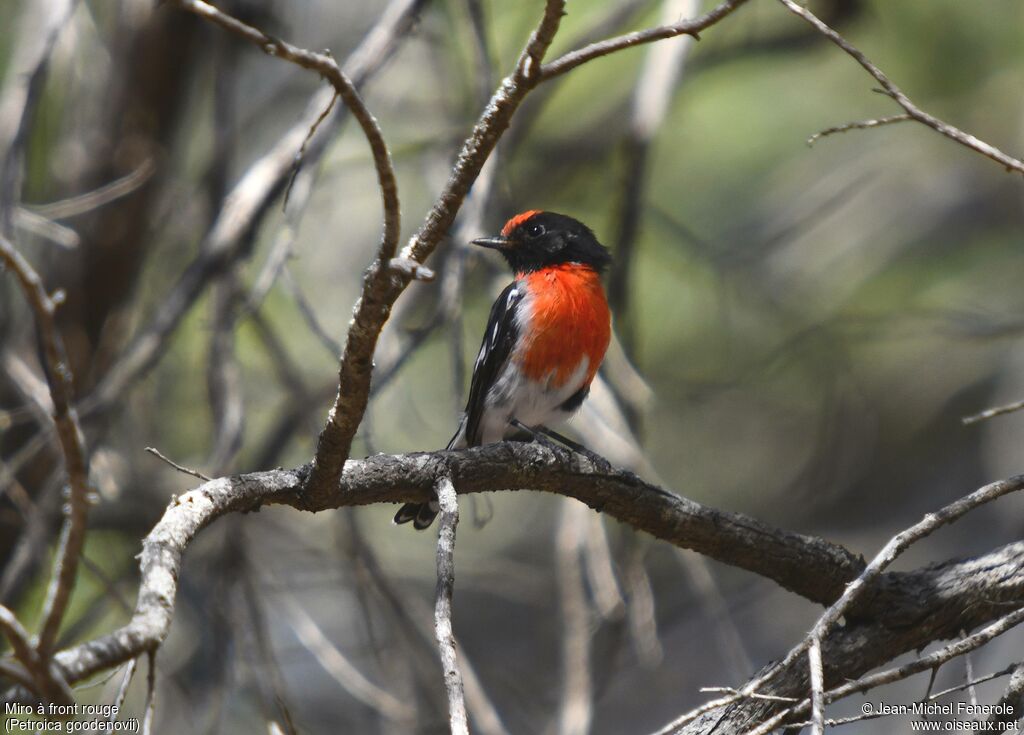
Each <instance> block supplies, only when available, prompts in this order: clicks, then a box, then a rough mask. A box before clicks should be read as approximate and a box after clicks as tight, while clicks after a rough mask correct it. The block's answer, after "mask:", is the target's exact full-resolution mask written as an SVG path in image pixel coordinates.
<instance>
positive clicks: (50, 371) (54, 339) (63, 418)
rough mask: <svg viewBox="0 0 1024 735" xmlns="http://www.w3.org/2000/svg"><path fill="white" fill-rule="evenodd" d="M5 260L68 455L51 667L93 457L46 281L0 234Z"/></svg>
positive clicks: (47, 649)
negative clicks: (34, 338) (31, 320)
mask: <svg viewBox="0 0 1024 735" xmlns="http://www.w3.org/2000/svg"><path fill="white" fill-rule="evenodd" d="M0 262H3V263H4V264H5V265H6V266H7V267H8V268H9V269H10V270H11V272H12V273H13V274H14V277H15V278H16V279H17V280H18V283H19V284H20V285H21V289H22V291H23V292H24V294H25V299H26V300H27V301H28V303H29V305H30V306H31V307H32V311H33V313H34V315H35V320H36V325H37V326H38V327H39V334H40V336H41V342H42V355H43V361H44V364H45V366H46V372H47V382H48V383H49V387H50V398H51V400H52V403H53V423H54V426H55V427H56V429H57V439H58V441H59V443H60V449H61V453H62V454H63V456H64V469H65V471H66V472H67V477H68V486H69V487H70V490H71V492H70V498H69V501H68V504H67V511H66V514H65V519H64V524H63V526H62V527H61V533H60V542H59V546H58V551H57V561H56V562H55V563H54V567H53V576H52V579H51V580H50V585H49V587H48V588H47V591H46V602H45V603H44V605H43V614H42V618H41V620H42V625H41V628H40V631H39V640H38V643H37V644H36V651H37V653H38V655H39V658H40V659H41V661H42V665H43V666H48V665H49V664H48V663H47V662H48V660H49V658H50V653H51V652H52V648H53V643H54V641H55V640H56V638H57V633H58V631H59V630H60V624H61V621H62V620H63V619H64V612H65V610H67V606H68V602H69V601H70V600H71V591H72V590H73V589H74V586H75V579H76V577H77V574H78V562H79V558H80V557H81V555H82V546H83V545H84V543H85V532H86V523H87V521H88V518H89V503H90V502H91V501H90V496H91V495H92V491H91V489H90V487H89V456H88V453H87V451H86V448H85V439H84V437H83V436H82V430H81V427H80V426H79V423H78V414H77V412H76V411H75V407H74V404H73V401H74V386H73V384H72V376H71V371H70V369H69V368H68V360H67V356H66V354H65V352H64V342H63V340H62V339H61V337H60V334H59V333H58V331H57V324H56V321H55V319H54V312H55V311H56V308H57V306H56V304H55V303H54V299H52V298H51V297H50V295H49V294H48V293H47V292H46V289H45V287H44V286H43V282H42V280H41V279H40V278H39V275H38V274H37V273H36V272H35V270H34V269H33V268H32V266H31V265H29V262H28V261H27V260H25V258H23V257H22V255H21V253H19V252H18V251H17V250H16V249H15V247H14V245H12V244H11V243H10V242H9V241H8V240H7V239H6V238H4V237H3V236H0Z"/></svg>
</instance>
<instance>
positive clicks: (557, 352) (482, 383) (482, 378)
mask: <svg viewBox="0 0 1024 735" xmlns="http://www.w3.org/2000/svg"><path fill="white" fill-rule="evenodd" d="M473 244H474V245H481V246H483V247H485V248H493V249H495V250H497V251H498V252H500V253H501V254H502V255H503V256H505V260H507V261H508V264H509V265H510V266H511V267H512V270H513V272H514V273H515V280H514V281H513V282H512V283H510V284H509V285H508V286H506V287H505V290H504V291H502V292H501V295H500V296H498V299H497V301H495V302H494V306H492V307H491V315H490V317H489V318H488V320H487V329H486V331H485V332H484V339H483V344H481V345H480V353H479V354H478V355H477V358H476V363H475V364H474V366H473V379H472V382H471V384H470V389H469V401H468V402H467V404H466V413H465V415H464V416H463V418H462V421H461V422H460V423H459V430H458V431H457V432H455V436H453V437H452V440H451V441H450V442H448V449H461V448H463V447H475V446H478V445H480V444H489V443H491V442H497V441H501V440H502V439H504V438H505V435H506V434H507V433H509V432H510V431H514V430H515V429H516V428H527V427H528V428H532V429H535V430H537V431H540V432H542V433H551V432H549V431H548V430H547V429H546V425H547V424H548V423H549V422H555V421H564V420H565V419H567V418H569V416H571V415H572V414H573V413H574V412H575V411H576V410H577V409H578V408H579V407H580V405H582V403H583V400H584V399H585V398H586V397H587V393H589V392H590V383H591V382H592V381H593V379H594V376H595V375H596V374H597V369H598V367H599V366H600V365H601V361H602V360H603V359H604V353H605V351H606V350H607V349H608V342H609V340H610V339H611V313H610V312H609V311H608V301H607V300H606V299H605V295H604V288H603V287H602V285H601V272H602V271H603V270H604V269H605V268H606V267H607V266H608V264H609V263H611V256H610V255H609V254H608V250H607V249H606V248H605V247H604V246H603V245H602V244H601V243H599V242H598V241H597V238H595V237H594V233H593V232H591V231H590V228H588V227H587V226H586V225H584V224H583V223H582V222H579V221H578V220H575V219H573V218H572V217H567V216H566V215H564V214H556V213H554V212H541V211H537V210H530V211H528V212H523V213H522V214H517V215H516V216H515V217H513V218H512V219H510V220H509V221H508V222H506V223H505V226H504V227H503V228H502V229H501V236H500V237H485V238H481V239H479V240H473ZM437 513H438V505H437V501H436V500H435V501H431V502H428V503H406V504H405V505H403V506H402V507H401V509H400V510H399V511H398V513H397V514H396V515H395V523H408V522H409V521H412V522H413V526H414V527H415V528H417V529H424V528H427V527H428V526H429V525H430V524H431V523H432V522H433V520H434V517H435V516H436V515H437Z"/></svg>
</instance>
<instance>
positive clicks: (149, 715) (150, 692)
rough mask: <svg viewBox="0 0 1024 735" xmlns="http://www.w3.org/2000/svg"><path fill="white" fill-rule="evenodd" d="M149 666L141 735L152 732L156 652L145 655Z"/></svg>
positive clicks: (154, 703) (154, 705)
mask: <svg viewBox="0 0 1024 735" xmlns="http://www.w3.org/2000/svg"><path fill="white" fill-rule="evenodd" d="M146 661H147V662H148V664H149V666H148V668H147V670H146V705H145V709H144V713H143V715H142V735H151V734H152V732H153V715H154V713H155V712H156V651H155V650H150V651H149V652H148V653H147V655H146Z"/></svg>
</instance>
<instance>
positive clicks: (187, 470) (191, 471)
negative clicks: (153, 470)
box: [146, 447, 211, 482]
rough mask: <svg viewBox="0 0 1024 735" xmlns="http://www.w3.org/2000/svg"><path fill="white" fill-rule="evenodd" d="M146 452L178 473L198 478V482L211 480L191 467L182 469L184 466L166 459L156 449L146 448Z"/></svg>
mask: <svg viewBox="0 0 1024 735" xmlns="http://www.w3.org/2000/svg"><path fill="white" fill-rule="evenodd" d="M146 451H147V452H149V453H150V454H152V455H153V456H154V457H156V458H157V459H162V460H163V461H164V462H166V463H167V464H169V465H170V466H171V467H173V468H174V469H176V470H177V471H178V472H184V473H185V474H186V475H192V477H198V478H199V479H200V480H204V481H206V482H209V481H210V479H211V478H209V477H207V476H206V475H204V474H203V473H202V472H200V471H199V470H194V469H192V468H191V467H184V466H182V465H180V464H178V463H177V462H175V461H174V460H172V459H168V458H167V457H165V456H164V455H163V454H161V453H160V450H159V449H156V448H154V447H146Z"/></svg>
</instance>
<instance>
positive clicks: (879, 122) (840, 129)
mask: <svg viewBox="0 0 1024 735" xmlns="http://www.w3.org/2000/svg"><path fill="white" fill-rule="evenodd" d="M913 119H914V118H912V117H911V116H910V115H908V114H906V113H903V114H902V115H890V116H889V117H879V118H873V119H871V120H860V121H858V122H850V123H846V124H844V125H836V126H835V127H833V128H825V129H824V130H821V131H819V132H817V133H815V134H814V135H812V136H811V137H810V138H808V139H807V145H809V146H812V145H814V144H815V143H816V142H817V141H818V139H819V138H824V137H826V136H828V135H835V134H836V133H845V132H847V131H850V130H868V129H870V128H880V127H882V126H883V125H892V124H894V123H901V122H906V121H907V120H913Z"/></svg>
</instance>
